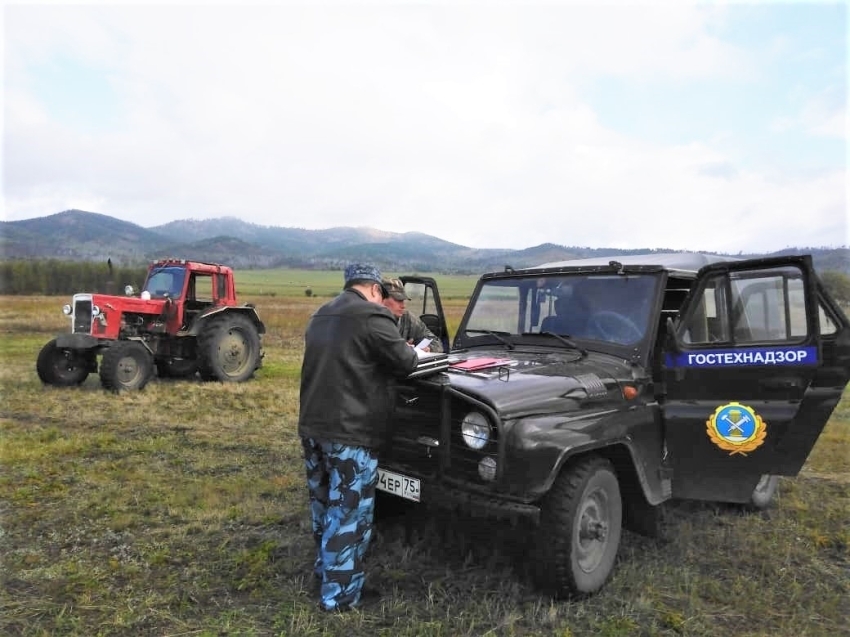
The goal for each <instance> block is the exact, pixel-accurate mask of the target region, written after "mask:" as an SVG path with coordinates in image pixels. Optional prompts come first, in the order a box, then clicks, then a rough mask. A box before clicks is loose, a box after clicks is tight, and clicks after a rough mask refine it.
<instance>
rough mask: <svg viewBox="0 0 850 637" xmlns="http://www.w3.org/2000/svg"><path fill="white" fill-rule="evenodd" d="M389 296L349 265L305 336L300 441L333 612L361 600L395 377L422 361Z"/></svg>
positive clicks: (370, 275)
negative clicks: (401, 330)
mask: <svg viewBox="0 0 850 637" xmlns="http://www.w3.org/2000/svg"><path fill="white" fill-rule="evenodd" d="M386 296H387V290H386V288H385V287H384V285H383V282H382V279H381V273H380V271H379V270H378V269H377V268H375V267H374V266H370V265H361V264H352V265H349V266H348V267H347V268H346V269H345V287H344V289H343V291H342V293H341V294H339V295H338V296H337V297H336V298H335V299H333V300H331V301H329V302H328V303H325V304H324V305H323V306H322V307H320V308H319V309H318V310H316V312H315V314H313V316H311V317H310V320H309V322H308V323H307V331H306V333H305V336H304V341H305V347H304V361H303V363H302V366H301V406H300V414H299V417H298V434H299V435H300V436H301V442H302V446H303V448H304V464H305V468H306V470H307V488H308V489H309V492H310V512H311V516H312V521H313V536H314V538H315V540H316V549H317V555H316V561H315V563H314V567H313V572H314V574H315V575H316V577H317V578H319V579H320V580H321V606H322V608H324V609H325V610H347V609H350V608H354V607H356V606H357V604H358V603H359V602H360V598H361V594H362V591H363V580H364V573H363V555H364V553H365V552H366V548H367V547H368V546H369V541H370V539H371V537H372V520H373V517H374V509H375V485H376V484H377V481H378V458H377V449H378V448H379V447H380V446H381V444H382V443H383V441H384V440H385V437H386V434H387V427H388V424H389V422H388V421H389V416H390V412H391V410H392V407H393V400H394V385H395V380H396V379H400V378H404V377H405V376H407V375H408V374H410V372H412V371H413V370H414V369H415V368H416V364H417V360H418V357H417V355H416V352H414V351H413V348H412V347H410V346H409V345H408V344H407V343H406V342H405V340H404V339H402V338H401V337H400V336H399V333H398V329H397V328H396V325H395V320H394V319H393V316H392V314H391V313H390V312H389V310H387V309H386V308H385V307H383V305H382V300H383V299H384V298H385V297H386Z"/></svg>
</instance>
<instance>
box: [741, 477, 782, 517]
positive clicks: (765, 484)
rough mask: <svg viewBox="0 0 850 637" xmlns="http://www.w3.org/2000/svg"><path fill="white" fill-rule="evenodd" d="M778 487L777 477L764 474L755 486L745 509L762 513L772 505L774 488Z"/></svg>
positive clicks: (774, 493)
mask: <svg viewBox="0 0 850 637" xmlns="http://www.w3.org/2000/svg"><path fill="white" fill-rule="evenodd" d="M777 486H779V476H774V475H770V474H769V473H765V474H764V475H763V476H762V477H761V478H760V479H759V481H758V484H756V486H755V489H753V493H752V495H751V496H750V501H749V502H748V503H747V507H748V508H749V509H750V510H753V511H763V510H765V509H767V508H768V507H770V505H771V504H773V498H774V496H775V495H776V488H777Z"/></svg>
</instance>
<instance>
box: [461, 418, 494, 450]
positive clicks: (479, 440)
mask: <svg viewBox="0 0 850 637" xmlns="http://www.w3.org/2000/svg"><path fill="white" fill-rule="evenodd" d="M460 432H461V433H462V434H463V441H464V442H465V443H466V444H467V446H468V447H470V448H472V449H483V448H484V445H486V444H487V441H489V440H490V433H491V429H490V421H489V420H487V417H486V416H485V415H484V414H482V413H481V412H478V411H471V412H469V413H468V414H466V417H464V419H463V422H462V423H461V424H460Z"/></svg>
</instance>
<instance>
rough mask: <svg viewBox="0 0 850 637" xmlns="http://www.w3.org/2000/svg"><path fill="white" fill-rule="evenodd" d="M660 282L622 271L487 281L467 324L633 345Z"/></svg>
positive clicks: (647, 319)
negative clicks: (623, 273) (616, 272)
mask: <svg viewBox="0 0 850 637" xmlns="http://www.w3.org/2000/svg"><path fill="white" fill-rule="evenodd" d="M657 285H658V278H657V277H656V276H652V275H619V274H617V275H615V274H593V275H585V274H582V275H578V274H575V275H568V274H565V275H555V276H548V277H540V278H536V279H535V278H531V277H523V278H516V279H498V280H495V281H488V282H486V283H485V284H484V285H482V287H481V288H480V290H479V293H478V295H477V296H476V297H475V298H473V300H472V301H471V309H470V313H469V319H468V320H467V323H466V325H465V329H466V330H469V331H470V332H474V331H486V330H490V331H495V332H501V333H507V334H511V335H521V334H523V333H529V332H530V333H541V332H551V333H553V334H558V335H562V336H569V337H571V338H582V339H589V340H596V341H605V342H609V343H614V344H618V345H629V344H633V343H637V342H639V341H641V340H642V339H643V338H644V336H645V335H646V332H647V329H648V326H649V325H650V314H651V313H652V309H653V302H654V299H655V295H656V288H657Z"/></svg>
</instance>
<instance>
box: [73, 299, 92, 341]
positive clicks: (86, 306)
mask: <svg viewBox="0 0 850 637" xmlns="http://www.w3.org/2000/svg"><path fill="white" fill-rule="evenodd" d="M91 307H92V303H91V299H75V300H74V334H91Z"/></svg>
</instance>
